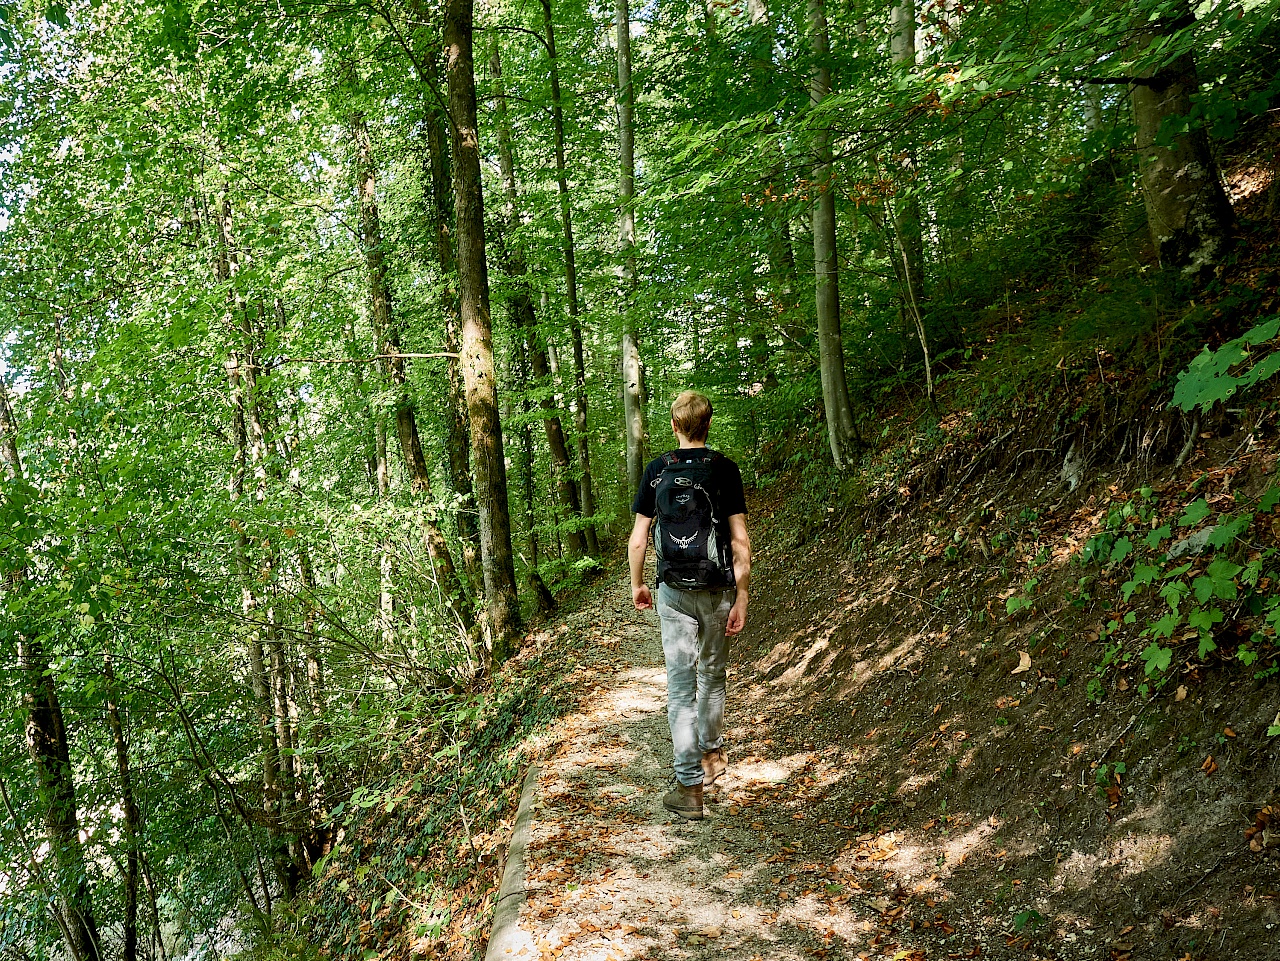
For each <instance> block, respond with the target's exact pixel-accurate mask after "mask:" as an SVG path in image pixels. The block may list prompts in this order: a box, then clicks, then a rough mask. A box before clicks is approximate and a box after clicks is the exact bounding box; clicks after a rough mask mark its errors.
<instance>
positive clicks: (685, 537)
mask: <svg viewBox="0 0 1280 961" xmlns="http://www.w3.org/2000/svg"><path fill="white" fill-rule="evenodd" d="M710 429H711V402H710V401H709V400H707V398H706V397H704V396H703V395H702V394H699V393H697V392H696V391H692V390H686V391H685V392H684V393H682V394H681V395H680V396H679V397H677V398H676V399H675V403H673V404H672V405H671V430H672V432H673V433H674V434H675V435H676V440H677V441H679V444H680V446H679V448H678V449H676V450H673V451H669V452H668V453H666V454H663V455H662V456H661V457H658V458H655V459H654V460H653V461H652V462H651V463H650V464H649V466H648V467H647V468H645V472H644V479H643V480H642V481H641V482H640V490H639V491H637V492H636V497H635V500H634V501H633V502H632V504H631V510H632V511H634V512H635V515H636V520H635V526H634V527H633V528H632V530H631V540H630V542H629V543H628V545H627V559H628V560H629V561H630V564H631V599H632V602H633V603H634V604H635V606H636V610H641V611H643V610H646V609H648V608H651V607H653V606H654V597H653V594H652V593H651V592H650V590H649V587H648V585H647V584H645V582H644V559H645V552H646V550H647V549H648V545H649V534H650V529H651V528H652V531H653V542H654V550H655V552H656V554H657V557H658V576H657V608H658V616H659V618H660V620H661V623H662V653H663V657H664V659H665V660H666V666H667V723H668V724H669V725H670V726H671V744H672V748H673V752H674V754H675V780H676V784H675V787H674V788H673V789H672V790H671V791H669V792H668V793H667V794H666V795H665V796H664V797H663V799H662V806H663V807H665V808H666V809H667V810H668V811H672V812H674V813H676V814H678V815H680V816H681V817H683V818H687V819H690V820H698V819H700V818H701V817H702V816H703V808H702V793H703V789H704V788H706V787H710V786H711V785H712V784H714V783H715V781H716V779H717V778H718V777H720V775H721V774H723V773H724V771H725V768H726V767H727V766H728V755H727V753H726V751H725V748H724V738H723V735H722V733H721V732H722V728H723V726H724V698H725V671H726V662H727V659H728V642H727V639H726V635H733V634H737V633H738V632H739V631H741V630H742V629H743V627H745V626H746V623H747V587H748V582H749V580H750V576H751V539H750V538H749V537H748V536H747V504H746V497H745V495H744V493H743V490H742V474H741V472H740V471H739V470H738V465H737V464H735V463H734V462H733V461H731V460H730V459H729V458H727V457H725V456H724V455H723V454H720V453H717V452H716V451H713V450H711V449H710V448H708V447H707V434H708V432H709V431H710Z"/></svg>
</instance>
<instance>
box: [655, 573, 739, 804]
mask: <svg viewBox="0 0 1280 961" xmlns="http://www.w3.org/2000/svg"><path fill="white" fill-rule="evenodd" d="M737 594H738V592H737V591H736V590H734V589H733V588H730V589H729V590H727V591H680V590H676V588H674V587H671V586H669V585H667V584H659V585H658V597H657V608H658V617H659V618H661V621H662V654H663V657H664V658H665V660H666V662H667V723H668V724H669V725H670V726H671V745H672V748H673V749H674V753H675V768H676V777H677V778H678V779H679V780H680V783H681V784H683V785H684V786H685V787H691V786H693V785H694V784H701V783H702V755H703V753H704V752H706V751H712V750H715V749H716V748H718V747H720V746H721V744H723V743H724V738H723V737H722V736H721V729H722V728H723V726H724V689H725V673H726V672H725V663H726V661H727V660H728V649H729V644H728V641H727V639H726V638H725V634H724V626H725V623H726V622H727V621H728V619H729V609H730V608H731V607H733V602H734V599H735V598H736V597H737Z"/></svg>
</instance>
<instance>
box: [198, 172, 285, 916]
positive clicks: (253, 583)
mask: <svg viewBox="0 0 1280 961" xmlns="http://www.w3.org/2000/svg"><path fill="white" fill-rule="evenodd" d="M215 221H216V222H215V225H214V226H215V232H214V240H215V247H214V251H213V266H214V275H215V277H216V278H217V280H218V281H219V282H220V283H224V284H225V283H229V282H230V281H231V279H232V278H233V277H234V276H235V274H236V273H237V271H238V269H239V259H238V257H237V254H236V250H235V246H234V244H233V243H232V236H233V230H232V208H231V201H230V198H229V197H228V196H227V194H226V192H225V190H224V192H223V194H222V196H221V197H219V198H218V201H217V206H216V208H215ZM225 322H226V327H227V332H228V334H229V336H230V338H231V341H232V347H231V350H230V353H229V356H228V358H227V361H226V371H227V389H228V399H229V401H230V405H231V422H232V436H233V443H234V444H235V448H234V451H233V461H232V468H231V476H230V477H229V478H228V480H227V492H228V494H229V497H230V500H231V503H232V504H233V505H236V506H240V505H242V504H243V502H244V497H245V480H246V478H247V475H248V473H249V470H250V468H251V467H252V468H253V470H254V473H255V477H256V478H257V485H256V491H257V496H258V498H259V499H262V498H264V497H265V496H266V489H265V485H266V472H265V467H264V465H263V463H262V462H263V460H264V459H265V449H263V448H262V447H261V445H262V444H263V442H264V441H265V438H264V436H263V427H262V423H261V418H260V416H259V408H258V404H257V400H256V395H257V368H256V363H257V360H256V355H255V351H254V349H253V341H252V337H253V331H252V324H251V323H250V320H249V317H248V314H247V312H246V309H245V304H244V303H243V302H242V300H241V298H239V297H237V296H236V295H235V294H234V293H233V292H231V291H228V293H227V308H226V315H225ZM232 527H233V528H234V529H235V532H236V556H235V563H236V567H237V573H238V574H239V577H240V582H241V585H242V587H241V602H240V604H241V612H242V616H243V618H244V622H245V624H247V625H250V628H249V630H248V632H247V634H246V636H245V637H244V641H243V643H244V649H245V654H246V656H247V658H248V661H249V684H250V689H251V690H252V692H253V709H254V712H255V713H256V715H257V721H258V733H259V739H260V741H261V744H262V755H261V760H262V797H263V810H264V813H265V815H266V818H267V821H268V823H269V824H270V825H271V826H270V828H269V831H270V834H271V838H272V849H273V850H272V853H273V862H274V865H275V867H276V871H277V873H278V874H279V876H280V878H281V880H282V881H286V879H287V878H288V877H289V874H290V869H289V866H288V865H287V864H285V863H283V861H282V859H281V858H280V857H278V856H277V855H278V852H279V846H280V841H281V838H280V807H281V804H280V800H281V797H280V747H279V743H278V741H277V740H276V736H275V730H274V725H273V723H272V703H271V692H270V687H269V685H268V683H267V672H266V667H265V665H264V662H263V657H262V637H261V634H260V631H259V625H260V623H261V621H260V614H259V611H260V609H261V598H260V597H259V596H258V594H257V585H258V578H257V576H255V575H256V572H255V571H254V570H253V562H252V559H251V557H250V543H251V542H250V539H249V532H248V529H247V527H246V525H245V521H244V518H243V517H240V518H233V519H232ZM263 896H264V897H265V898H267V899H269V898H270V891H268V890H264V891H263ZM268 904H269V900H268ZM269 910H270V908H269V907H268V911H269Z"/></svg>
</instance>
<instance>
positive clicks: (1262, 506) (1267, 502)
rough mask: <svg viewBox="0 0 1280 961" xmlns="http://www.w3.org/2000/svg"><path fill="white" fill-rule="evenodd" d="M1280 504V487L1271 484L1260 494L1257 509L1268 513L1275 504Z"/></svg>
mask: <svg viewBox="0 0 1280 961" xmlns="http://www.w3.org/2000/svg"><path fill="white" fill-rule="evenodd" d="M1276 504H1280V487H1277V486H1275V485H1272V486H1271V487H1268V488H1267V490H1266V492H1265V493H1264V494H1263V495H1262V499H1261V500H1259V501H1258V510H1259V511H1261V512H1262V513H1263V514H1267V513H1270V512H1271V511H1272V510H1273V509H1274V508H1275V506H1276Z"/></svg>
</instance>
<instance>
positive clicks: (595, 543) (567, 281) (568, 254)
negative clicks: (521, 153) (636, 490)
mask: <svg viewBox="0 0 1280 961" xmlns="http://www.w3.org/2000/svg"><path fill="white" fill-rule="evenodd" d="M542 24H543V27H544V28H545V31H546V40H547V58H548V61H549V63H550V66H551V124H552V131H553V133H554V134H555V154H556V191H557V193H558V195H559V199H560V226H561V230H562V232H563V235H564V241H563V244H562V250H563V254H564V286H565V297H566V301H567V304H568V313H569V336H570V338H571V339H572V342H573V393H574V406H573V426H574V430H575V431H576V432H577V435H578V467H579V470H580V473H579V476H578V501H579V503H580V504H581V505H582V513H583V514H584V515H586V516H587V517H588V518H591V517H595V514H596V498H595V491H594V490H593V489H592V486H591V485H592V481H591V445H590V439H589V437H588V435H587V368H586V362H585V359H584V356H583V349H582V319H581V316H580V307H579V304H578V266H577V254H576V251H575V249H574V242H573V207H572V204H571V203H570V199H569V178H568V173H567V166H566V163H565V149H564V109H563V98H562V97H561V94H560V60H559V58H558V56H557V54H556V28H555V20H554V18H553V17H552V15H551V0H542ZM586 537H587V549H588V550H589V551H590V552H591V554H592V555H594V556H596V557H598V556H599V555H600V542H599V540H598V537H597V534H596V528H595V525H594V524H590V523H588V524H587V527H586Z"/></svg>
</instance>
